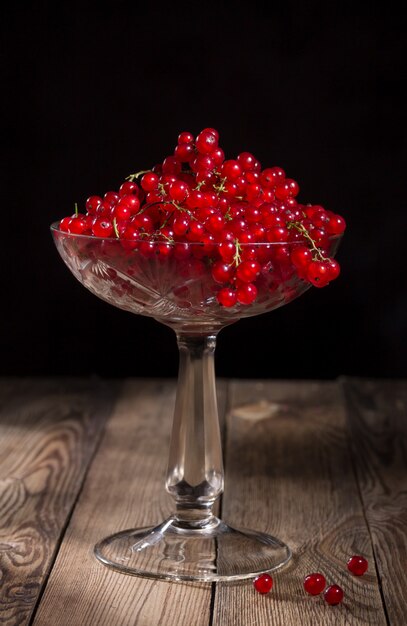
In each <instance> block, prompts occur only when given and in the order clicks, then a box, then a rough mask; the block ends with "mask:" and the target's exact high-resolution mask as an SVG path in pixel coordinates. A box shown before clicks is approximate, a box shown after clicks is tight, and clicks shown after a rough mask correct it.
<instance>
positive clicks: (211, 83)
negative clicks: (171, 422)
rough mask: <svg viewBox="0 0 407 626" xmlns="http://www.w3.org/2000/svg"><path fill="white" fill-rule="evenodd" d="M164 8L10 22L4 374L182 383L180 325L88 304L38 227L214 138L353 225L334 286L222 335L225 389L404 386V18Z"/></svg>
mask: <svg viewBox="0 0 407 626" xmlns="http://www.w3.org/2000/svg"><path fill="white" fill-rule="evenodd" d="M166 6H167V8H166V9H162V8H159V5H158V4H156V3H149V2H146V3H144V4H141V3H135V2H127V1H116V2H111V3H108V4H106V5H102V4H101V3H94V4H90V3H83V2H82V3H79V2H69V3H55V2H52V3H51V2H33V3H28V4H24V3H18V4H15V5H13V6H11V5H9V6H8V7H7V8H3V9H2V11H3V15H2V20H1V21H2V28H3V34H2V48H3V53H4V54H3V59H4V60H5V63H4V79H3V96H2V105H3V106H4V111H3V113H2V119H3V122H5V124H4V126H5V139H6V141H5V142H4V145H5V147H6V152H5V158H4V161H3V163H4V166H3V171H2V175H3V176H4V182H3V185H2V195H3V212H2V225H3V237H2V246H1V248H2V277H1V281H2V295H3V297H2V305H1V322H2V323H1V333H0V341H1V355H2V358H1V361H0V362H1V371H0V373H1V374H5V375H43V374H58V375H59V374H61V375H62V374H91V373H96V374H99V375H101V376H123V375H130V376H173V375H175V374H176V370H177V352H176V345H175V337H174V335H173V333H172V331H171V330H169V329H167V328H166V327H164V326H161V325H160V324H158V323H157V322H155V321H153V320H150V319H147V318H143V317H139V316H133V315H131V314H129V313H125V312H123V311H120V310H118V309H117V310H116V309H115V308H114V307H110V306H108V305H107V304H105V303H104V302H102V301H99V300H98V299H97V298H96V297H95V296H93V295H92V294H90V293H89V292H87V291H86V290H85V289H84V288H83V287H82V286H81V285H80V284H79V283H78V282H77V281H76V280H75V279H74V277H73V276H72V275H71V274H70V273H69V271H68V270H67V268H66V267H65V266H64V264H63V262H62V260H61V259H60V258H59V256H58V254H57V252H56V249H55V248H54V246H53V243H52V239H51V236H50V234H49V224H50V223H51V222H52V221H54V220H57V219H60V218H61V217H63V216H64V215H66V214H70V213H72V211H73V207H74V203H75V202H78V204H79V207H80V209H83V207H84V203H85V200H86V198H87V197H88V196H89V195H92V194H103V193H104V192H105V191H108V190H110V189H117V188H118V187H119V185H120V184H121V182H122V181H123V180H124V178H125V176H127V175H128V174H130V173H132V172H133V171H137V170H139V169H146V168H149V167H151V166H152V165H154V164H155V163H156V162H158V161H161V160H162V159H163V158H164V156H166V155H167V154H171V153H172V151H173V149H174V146H175V144H176V139H177V135H178V134H179V132H181V131H184V130H188V131H191V132H193V133H198V132H199V131H200V130H201V129H202V128H204V127H207V126H212V127H215V128H217V129H218V130H219V132H220V135H221V139H220V144H221V145H222V147H223V148H224V150H225V152H226V154H227V156H228V157H229V158H233V157H234V156H236V155H237V153H238V152H241V151H243V150H248V151H251V152H253V153H255V155H256V156H257V158H259V160H260V161H261V162H262V164H263V167H266V166H272V165H279V166H281V167H283V168H284V169H285V170H286V172H287V175H288V176H290V177H292V178H295V179H296V180H297V181H298V182H299V184H300V189H301V191H300V196H299V199H300V200H301V201H303V202H304V203H307V202H313V203H318V204H322V205H324V206H325V207H326V208H329V209H331V210H333V211H336V212H338V213H341V214H342V215H343V216H344V217H345V219H346V221H347V224H348V230H347V233H346V235H345V237H344V240H343V243H342V245H341V248H340V250H339V253H338V260H339V261H340V263H341V266H342V274H341V276H340V278H339V279H338V280H337V281H335V283H333V284H332V285H330V286H329V287H327V288H325V289H321V290H317V289H311V290H309V291H308V292H307V293H306V294H304V295H303V296H302V297H301V298H299V299H298V300H296V301H294V302H293V303H291V304H290V305H288V306H287V307H283V308H282V309H279V310H276V311H275V312H272V313H270V314H267V315H263V316H260V317H257V318H251V319H250V318H249V319H246V320H242V321H240V322H239V323H237V324H236V325H234V326H231V327H229V328H226V329H224V330H223V331H222V333H221V335H220V337H219V343H218V350H217V373H218V375H220V376H236V377H277V378H282V377H287V378H296V377H299V378H333V377H336V376H338V375H341V374H348V375H360V376H375V377H390V376H396V377H402V376H406V375H407V367H406V359H405V348H404V347H405V345H407V341H406V340H407V337H406V334H407V333H406V316H407V295H406V289H405V273H406V262H405V256H406V255H405V249H406V247H407V244H406V223H407V222H406V217H405V213H406V206H405V199H404V197H405V187H406V161H405V152H406V145H405V123H404V111H405V109H406V101H405V97H404V96H403V89H402V87H403V80H404V74H405V70H406V66H405V49H404V38H405V36H404V33H405V27H406V24H405V23H403V20H402V18H401V17H400V15H398V13H397V12H396V11H393V10H391V8H390V7H387V6H386V7H383V6H382V4H380V6H379V4H377V6H376V5H375V4H370V5H369V8H368V9H367V10H366V8H365V7H364V6H362V5H360V6H358V4H357V3H352V4H349V5H347V4H344V3H337V4H330V3H309V2H307V3H305V2H304V3H302V4H300V3H298V4H293V3H285V2H284V3H282V2H279V3H273V2H251V3H249V2H248V3H225V2H221V1H219V2H216V3H211V2H203V3H201V4H199V3H190V2H188V3H187V2H181V1H180V2H176V3H167V5H166ZM403 344H404V345H403Z"/></svg>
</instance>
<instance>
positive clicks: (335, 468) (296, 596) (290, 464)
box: [213, 381, 386, 626]
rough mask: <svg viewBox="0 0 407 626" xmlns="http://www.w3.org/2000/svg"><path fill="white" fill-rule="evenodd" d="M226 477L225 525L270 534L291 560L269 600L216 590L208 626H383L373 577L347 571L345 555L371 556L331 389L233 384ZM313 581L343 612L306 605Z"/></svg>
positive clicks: (338, 401)
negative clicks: (336, 588)
mask: <svg viewBox="0 0 407 626" xmlns="http://www.w3.org/2000/svg"><path fill="white" fill-rule="evenodd" d="M226 468H227V472H226V484H225V494H224V498H223V506H222V515H223V517H224V519H225V521H227V522H229V523H230V524H231V525H235V526H236V525H238V526H242V527H247V528H256V529H258V530H263V531H267V532H270V533H271V534H275V535H276V536H277V537H279V538H281V539H282V540H284V541H286V542H287V543H288V544H289V545H290V547H291V548H292V549H293V552H294V558H293V560H292V563H291V565H289V566H288V567H287V568H285V569H283V570H281V572H276V573H275V575H274V579H275V587H274V589H273V591H272V593H271V594H270V595H268V596H259V595H258V594H256V593H255V591H254V590H253V587H252V584H251V583H250V582H241V583H235V584H231V583H222V584H218V585H217V593H216V596H215V604H214V615H213V626H215V625H219V626H220V625H221V626H228V625H230V626H232V625H233V626H248V625H249V624H256V626H261V625H264V626H265V625H266V624H267V626H271V625H273V624H274V625H282V624H284V625H289V624H290V625H291V624H293V625H294V624H295V625H297V624H298V625H299V624H301V625H302V626H308V625H309V626H311V625H312V626H315V625H320V624H321V625H322V624H324V626H329V625H330V624H332V625H335V626H340V625H345V624H346V625H350V624H352V625H353V624H354V625H356V624H357V625H361V624H372V625H373V624H374V625H375V626H381V625H385V624H386V617H385V614H384V611H383V607H382V602H381V597H380V593H379V590H378V583H377V578H376V574H375V571H374V568H372V570H371V571H370V572H369V573H368V574H367V575H365V576H364V577H363V578H356V577H353V576H352V575H350V574H349V572H347V569H346V560H347V558H348V557H349V555H351V554H354V553H362V554H365V555H366V556H367V558H368V559H369V560H370V561H371V562H372V552H371V544H370V536H369V532H368V529H367V526H366V522H365V517H364V512H363V509H362V505H361V502H360V498H359V492H358V487H357V484H356V479H355V474H354V470H353V466H352V461H351V455H350V451H349V445H348V437H347V434H346V421H345V414H344V408H343V404H342V398H341V395H340V393H339V391H338V387H337V385H336V384H335V383H313V382H295V381H293V382H274V383H273V382H265V383H262V382H256V381H237V382H235V383H234V384H233V385H232V390H231V410H230V415H229V423H228V431H227V445H226ZM312 571H321V572H323V573H324V574H325V575H326V577H327V580H328V582H329V583H333V582H336V583H338V584H340V585H341V586H342V587H343V589H344V592H345V600H344V602H343V604H342V605H340V606H337V607H329V606H328V605H326V603H324V601H323V598H322V597H316V598H313V597H309V596H306V594H305V593H304V590H303V588H302V581H303V579H304V577H305V575H306V574H307V573H310V572H312Z"/></svg>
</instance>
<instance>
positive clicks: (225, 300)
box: [217, 287, 237, 308]
mask: <svg viewBox="0 0 407 626" xmlns="http://www.w3.org/2000/svg"><path fill="white" fill-rule="evenodd" d="M217 299H218V302H219V304H220V305H222V306H224V307H227V308H229V307H231V306H234V305H235V304H236V300H237V297H236V291H235V290H234V289H230V288H229V287H223V289H221V290H220V291H218V295H217Z"/></svg>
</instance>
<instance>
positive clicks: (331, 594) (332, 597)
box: [324, 585, 343, 606]
mask: <svg viewBox="0 0 407 626" xmlns="http://www.w3.org/2000/svg"><path fill="white" fill-rule="evenodd" d="M324 599H325V602H327V603H328V604H330V605H331V606H335V605H336V604H340V603H341V602H342V600H343V590H342V589H341V587H339V585H330V586H329V587H327V588H326V589H325V591H324Z"/></svg>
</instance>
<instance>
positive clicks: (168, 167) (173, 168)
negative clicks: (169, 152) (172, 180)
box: [163, 156, 181, 175]
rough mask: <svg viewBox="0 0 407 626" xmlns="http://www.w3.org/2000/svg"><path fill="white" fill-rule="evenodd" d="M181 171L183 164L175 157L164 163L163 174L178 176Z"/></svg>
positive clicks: (166, 159) (165, 160)
mask: <svg viewBox="0 0 407 626" xmlns="http://www.w3.org/2000/svg"><path fill="white" fill-rule="evenodd" d="M180 171H181V163H180V162H179V161H177V159H176V158H175V157H174V156H168V157H166V158H165V159H164V161H163V174H174V175H177V174H179V173H180Z"/></svg>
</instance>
